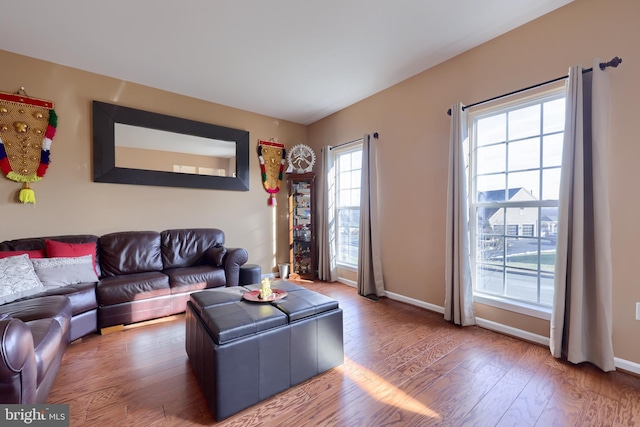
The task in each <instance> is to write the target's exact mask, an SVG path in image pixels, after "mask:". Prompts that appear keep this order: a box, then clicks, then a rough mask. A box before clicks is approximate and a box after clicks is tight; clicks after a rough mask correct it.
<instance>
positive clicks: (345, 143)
mask: <svg viewBox="0 0 640 427" xmlns="http://www.w3.org/2000/svg"><path fill="white" fill-rule="evenodd" d="M378 136H380V135H378V132H374V133H373V137H374V138H375V139H378ZM358 141H362V138H358V139H354V140H353V141H349V142H343V143H342V144H338V145H334V146H333V147H329V150H333V149H334V148H338V147H342V146H343V145H347V144H353V143H354V142H358Z"/></svg>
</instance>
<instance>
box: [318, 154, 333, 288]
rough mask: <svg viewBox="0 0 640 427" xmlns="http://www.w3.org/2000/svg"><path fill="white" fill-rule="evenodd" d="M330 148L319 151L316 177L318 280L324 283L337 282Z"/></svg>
mask: <svg viewBox="0 0 640 427" xmlns="http://www.w3.org/2000/svg"><path fill="white" fill-rule="evenodd" d="M333 163H334V162H333V156H332V154H331V147H329V146H326V147H323V148H322V150H321V151H320V172H319V173H318V176H317V184H318V190H317V194H318V197H317V202H316V218H318V224H317V229H316V236H317V240H318V278H319V279H320V280H324V281H326V282H335V281H336V280H338V273H337V271H336V254H335V252H336V251H335V236H336V230H335V198H336V197H335V195H336V189H335V172H334V170H333V167H334V166H333Z"/></svg>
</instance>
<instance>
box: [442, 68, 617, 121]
mask: <svg viewBox="0 0 640 427" xmlns="http://www.w3.org/2000/svg"><path fill="white" fill-rule="evenodd" d="M621 62H622V59H620V58H618V57H617V56H616V57H615V58H613V59H612V60H611V61H609V62H601V63H600V69H601V70H604V69H605V68H607V67H613V68H616V67H617V66H618V65H620V63H621ZM591 71H593V68H587V69H585V70H582V74H585V73H590V72H591ZM568 77H569V76H568V75H566V76H561V77H557V78H555V79H551V80H549V81H546V82H543V83H538V84H535V85H533V86H529V87H525V88H522V89H518V90H514V91H513V92H509V93H505V94H503V95H498V96H494V97H493V98H489V99H485V100H484V101H479V102H475V103H473V104H469V105H464V106H463V107H462V111H464V110H466V109H467V108H471V107H475V106H476V105H480V104H484V103H487V102H491V101H495V100H496V99H500V98H506V97H507V96H511V95H515V94H516V93H520V92H525V91H527V90H531V89H535V88H537V87H540V86H544V85H548V84H550V83H555V82H558V81H560V80H564V79H566V78H568ZM447 114H448V115H451V108H449V109H448V110H447Z"/></svg>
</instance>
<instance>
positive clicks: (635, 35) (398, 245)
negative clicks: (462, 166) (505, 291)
mask: <svg viewBox="0 0 640 427" xmlns="http://www.w3.org/2000/svg"><path fill="white" fill-rule="evenodd" d="M639 16H640V2H639V1H637V0H613V1H603V0H576V1H574V2H573V3H571V4H569V5H567V6H565V7H563V8H561V9H558V10H556V11H555V12H552V13H550V14H548V15H546V16H543V17H541V18H539V19H537V20H536V21H533V22H531V23H529V24H527V25H524V26H522V27H520V28H517V29H515V30H514V31H511V32H510V33H508V34H505V35H504V36H501V37H499V38H496V39H494V40H492V41H490V42H488V43H485V44H483V45H481V46H478V47H476V48H475V49H472V50H470V51H468V52H465V53H464V54H461V55H459V56H457V57H455V58H453V59H451V60H449V61H447V62H445V63H443V64H441V65H439V66H436V67H434V68H432V69H430V70H427V71H425V72H423V73H421V74H419V75H417V76H415V77H413V78H411V79H408V80H406V81H404V82H402V83H400V84H398V85H396V86H393V87H391V88H389V89H387V90H385V91H382V92H380V93H378V94H376V95H374V96H372V97H370V98H368V99H365V100H363V101H361V102H359V103H357V104H355V105H353V106H351V107H349V108H346V109H344V110H342V111H340V112H338V113H336V114H334V115H332V116H330V117H328V118H326V119H324V120H321V121H319V122H316V123H314V124H312V125H310V126H309V144H310V145H311V146H313V147H314V148H315V149H316V151H317V152H318V150H319V148H320V146H321V145H326V144H328V145H334V144H338V143H342V142H346V141H350V140H353V139H356V138H359V137H361V136H362V134H363V133H365V132H368V133H373V132H379V134H380V139H379V143H378V146H379V153H380V156H379V162H380V164H379V168H378V171H379V175H380V193H381V194H380V205H381V206H380V215H381V219H382V220H381V229H380V232H381V233H382V242H384V245H383V247H382V260H383V264H384V277H385V283H386V287H387V289H388V290H389V291H391V292H395V293H398V294H401V295H404V296H407V297H410V298H415V299H417V300H421V301H425V302H427V303H431V304H435V305H438V306H442V305H443V302H444V230H445V199H446V190H447V187H446V179H447V158H448V140H449V125H450V121H449V117H448V116H447V115H446V113H445V112H446V110H447V109H448V108H449V107H450V106H451V105H452V104H453V103H455V102H459V101H460V102H464V103H467V104H470V103H473V102H476V101H480V100H483V99H487V98H491V97H493V96H496V95H500V94H502V93H507V92H510V91H512V90H515V89H519V88H522V87H526V86H529V85H532V84H536V83H539V82H543V81H546V80H550V79H553V78H555V77H558V76H561V75H564V74H566V73H567V70H568V68H569V67H570V66H571V65H574V64H583V65H584V66H585V67H589V66H591V62H592V59H593V58H596V57H599V58H601V59H603V60H609V59H611V58H612V57H613V56H620V57H622V58H623V61H624V62H623V64H622V66H621V67H619V68H618V69H615V70H614V69H612V70H609V71H608V74H609V76H610V81H611V90H612V104H611V118H612V123H611V125H612V126H611V137H612V139H611V163H610V166H611V172H610V186H609V188H610V190H611V216H612V227H613V229H612V233H613V237H612V250H613V268H614V270H613V279H614V282H613V294H614V307H613V309H614V310H613V311H614V318H613V320H614V336H613V339H614V348H615V354H616V356H617V357H620V358H623V359H626V360H630V361H633V362H636V363H640V353H638V351H637V337H638V336H640V322H638V321H635V320H634V314H635V302H636V301H640V285H638V283H639V280H640V279H638V270H637V264H638V262H637V255H636V254H637V250H636V248H637V245H638V242H640V221H638V219H637V218H638V217H639V216H640V193H638V192H637V191H634V188H635V183H637V182H640V168H638V167H637V162H638V159H639V158H640V144H639V143H638V138H637V129H636V128H637V126H636V122H637V119H636V117H635V116H636V115H637V111H638V108H637V106H636V105H637V102H638V100H640V81H639V76H640V63H639V61H640V58H639V57H638V47H637V43H638V40H640V26H639V25H638V23H637V19H638V17H639ZM478 311H479V313H480V314H481V315H482V317H483V318H486V319H489V320H492V321H496V322H502V323H505V324H509V325H510V326H513V327H517V328H521V329H524V330H527V331H530V332H533V333H536V334H540V335H545V336H548V335H549V331H548V322H544V321H539V320H538V319H531V320H530V321H523V317H522V316H518V315H513V314H511V313H509V312H506V311H502V310H498V309H494V308H491V307H486V306H483V307H479V310H478Z"/></svg>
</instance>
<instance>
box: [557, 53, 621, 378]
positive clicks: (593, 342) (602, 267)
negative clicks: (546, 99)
mask: <svg viewBox="0 0 640 427" xmlns="http://www.w3.org/2000/svg"><path fill="white" fill-rule="evenodd" d="M599 64H600V61H599V60H596V61H594V64H593V71H592V72H591V73H586V74H583V70H582V68H581V67H578V66H575V67H571V69H570V70H569V79H568V82H567V101H566V120H565V134H564V147H563V153H562V172H561V178H560V202H559V210H558V239H557V253H556V266H555V295H554V304H553V313H552V318H551V331H550V335H551V338H550V350H551V353H552V354H553V356H555V357H557V358H559V357H566V358H567V360H568V361H569V362H572V363H581V362H591V363H593V364H595V365H596V366H598V367H599V368H600V369H602V370H603V371H612V370H615V361H614V355H613V344H612V333H613V326H612V289H611V284H612V267H611V229H610V217H609V196H608V182H609V179H608V147H609V137H608V131H609V121H608V118H609V113H608V108H609V88H608V81H607V76H606V73H605V72H604V71H603V70H601V69H600V67H599Z"/></svg>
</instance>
